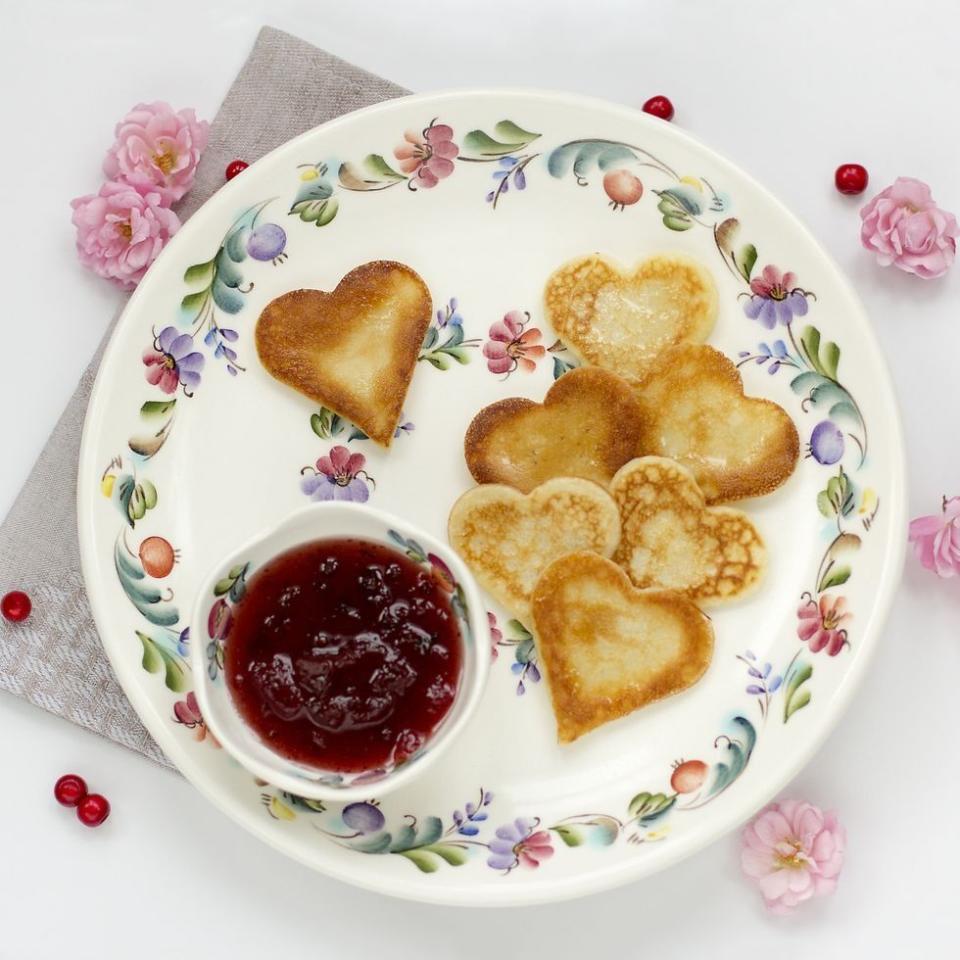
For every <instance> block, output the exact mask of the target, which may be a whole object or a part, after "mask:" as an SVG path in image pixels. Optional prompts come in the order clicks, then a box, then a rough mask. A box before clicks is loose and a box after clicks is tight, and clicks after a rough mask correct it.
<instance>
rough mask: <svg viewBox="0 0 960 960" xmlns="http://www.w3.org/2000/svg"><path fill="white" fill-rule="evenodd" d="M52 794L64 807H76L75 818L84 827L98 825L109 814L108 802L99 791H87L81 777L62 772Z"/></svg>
mask: <svg viewBox="0 0 960 960" xmlns="http://www.w3.org/2000/svg"><path fill="white" fill-rule="evenodd" d="M53 795H54V796H55V797H56V798H57V802H58V803H62V804H63V805H64V806H65V807H76V808H77V819H78V820H79V821H80V822H81V823H82V824H83V825H84V826H86V827H99V826H100V824H101V823H103V821H104V820H106V819H107V817H109V816H110V802H109V801H108V800H107V798H106V797H105V796H103V795H102V794H100V793H87V784H86V781H85V780H84V779H83V777H78V776H77V774H75V773H67V774H64V775H63V776H62V777H61V778H60V779H59V780H58V781H57V782H56V784H54V787H53Z"/></svg>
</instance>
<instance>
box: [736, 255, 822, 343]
mask: <svg viewBox="0 0 960 960" xmlns="http://www.w3.org/2000/svg"><path fill="white" fill-rule="evenodd" d="M750 291H751V294H750V296H748V297H747V299H746V301H745V302H744V304H743V311H744V313H746V315H747V316H748V317H750V319H751V320H759V321H760V322H761V323H762V324H763V325H764V326H765V327H766V328H767V329H768V330H772V329H773V328H774V327H775V326H776V325H777V324H778V323H780V324H783V325H784V326H789V325H790V324H791V323H793V320H794V318H795V317H803V316H806V313H807V297H808V296H810V294H809V293H807V291H806V290H801V289H800V287H798V286H797V277H796V274H794V273H791V272H790V271H789V270H788V271H787V272H786V273H781V271H780V270H779V269H778V268H777V267H775V266H774V265H773V264H772V263H768V264H767V265H766V266H765V267H764V268H763V271H762V272H761V274H760V275H759V276H757V277H754V278H753V279H752V280H751V281H750Z"/></svg>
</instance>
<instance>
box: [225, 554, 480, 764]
mask: <svg viewBox="0 0 960 960" xmlns="http://www.w3.org/2000/svg"><path fill="white" fill-rule="evenodd" d="M448 589H449V582H448V581H447V580H446V579H445V578H444V577H443V576H441V575H438V574H434V572H433V571H432V570H431V569H428V568H427V567H425V566H421V565H420V564H417V563H414V562H413V561H412V560H410V559H409V558H408V557H407V556H406V554H403V553H400V552H399V551H398V550H394V549H392V548H391V547H387V546H383V545H382V544H379V543H373V542H371V541H367V540H359V539H330V540H317V541H315V542H313V543H308V544H304V545H303V546H299V547H296V548H294V549H293V550H289V551H287V552H286V553H283V554H280V556H278V557H275V558H274V559H273V560H271V561H270V562H269V563H267V564H265V565H264V566H263V568H262V569H261V570H259V571H258V572H257V573H256V574H255V575H254V576H253V577H252V578H251V579H250V582H249V583H248V585H247V592H246V594H245V596H244V598H243V600H242V601H241V602H240V603H239V604H238V606H237V609H236V618H235V620H234V623H233V625H232V627H231V628H230V634H229V637H228V640H227V644H226V663H225V673H226V678H227V685H228V687H229V689H230V692H231V694H232V695H233V700H234V703H235V704H236V706H237V709H238V710H239V712H240V715H241V716H242V717H243V718H244V719H245V720H246V722H247V723H248V724H249V725H250V726H251V727H252V728H253V729H254V730H255V731H256V733H257V734H259V736H260V737H261V739H262V740H263V741H264V742H265V743H267V744H268V745H269V746H270V747H272V748H273V749H274V750H276V751H277V753H280V754H282V755H283V756H285V757H288V758H289V759H291V760H295V761H297V762H300V763H305V764H309V765H311V766H315V767H320V768H322V769H325V770H333V771H338V772H342V773H356V772H361V771H365V770H375V769H379V768H381V767H385V766H389V765H390V764H391V763H396V762H400V761H402V760H404V759H406V758H407V757H409V756H410V755H411V754H412V753H414V752H416V751H417V750H418V749H419V748H420V747H421V746H422V745H423V744H424V743H425V742H426V741H427V740H428V739H429V738H430V736H431V735H432V734H433V732H434V731H435V730H436V729H437V727H438V726H439V725H440V723H441V721H442V720H443V718H444V717H445V716H446V715H447V713H448V711H449V710H450V707H451V705H452V704H453V701H454V698H455V696H456V693H457V688H458V685H459V682H460V673H461V663H462V651H461V639H460V629H459V627H458V625H457V618H456V615H455V614H454V612H453V609H452V607H451V605H450V600H449V593H448Z"/></svg>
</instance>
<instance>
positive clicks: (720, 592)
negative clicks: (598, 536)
mask: <svg viewBox="0 0 960 960" xmlns="http://www.w3.org/2000/svg"><path fill="white" fill-rule="evenodd" d="M610 494H611V496H612V497H613V499H614V500H615V501H616V503H617V506H618V507H619V508H620V522H621V539H620V545H619V546H618V547H617V550H616V553H614V555H613V560H614V562H616V563H618V564H619V565H620V566H621V567H622V568H623V569H624V570H625V571H626V572H627V575H628V576H629V577H630V580H631V581H632V582H633V585H634V586H635V587H640V588H641V589H649V588H660V589H665V590H677V591H679V592H681V593H684V594H686V595H687V596H688V597H689V598H690V599H691V600H693V601H695V602H696V603H701V604H717V603H725V602H727V601H731V600H738V599H741V598H743V597H745V596H746V595H747V594H749V593H752V592H753V591H754V590H755V589H756V588H757V586H758V585H759V583H760V581H761V579H762V578H763V574H764V571H765V569H766V548H765V547H764V543H763V539H762V537H761V536H760V534H759V533H758V532H757V529H756V527H754V525H753V524H752V523H751V522H750V518H749V517H747V515H746V514H745V513H741V511H739V510H734V509H732V508H731V507H707V506H706V503H705V501H704V499H703V493H701V491H700V488H699V487H698V486H697V482H696V480H694V478H693V474H692V473H690V471H689V470H687V469H686V467H683V466H681V465H680V464H679V463H677V462H676V461H674V460H667V459H665V458H663V457H638V458H637V459H636V460H631V461H630V462H629V463H626V464H624V465H623V466H622V467H621V468H620V469H619V470H618V471H617V473H616V476H615V477H614V478H613V480H612V481H611V482H610Z"/></svg>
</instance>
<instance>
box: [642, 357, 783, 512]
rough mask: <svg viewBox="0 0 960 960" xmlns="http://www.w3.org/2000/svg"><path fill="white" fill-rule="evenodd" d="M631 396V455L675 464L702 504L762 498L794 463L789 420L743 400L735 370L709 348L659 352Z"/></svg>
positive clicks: (770, 407)
mask: <svg viewBox="0 0 960 960" xmlns="http://www.w3.org/2000/svg"><path fill="white" fill-rule="evenodd" d="M637 397H638V398H639V400H640V406H641V409H642V412H643V422H642V424H641V428H640V431H639V432H638V434H637V455H638V456H647V455H651V456H657V457H668V458H670V459H671V460H676V461H677V462H679V463H681V464H683V466H685V467H687V468H688V469H689V470H690V472H691V473H692V474H693V476H694V478H695V479H696V481H697V485H698V486H699V487H700V489H701V490H702V491H703V495H704V497H705V498H706V500H707V503H718V502H722V501H725V500H740V499H742V498H743V497H758V496H760V495H761V494H765V493H770V492H771V491H772V490H775V489H776V488H777V487H779V486H780V484H782V483H783V482H784V481H785V480H786V479H787V478H788V477H789V476H790V474H792V473H793V470H794V467H796V465H797V459H798V458H799V456H800V438H799V436H798V435H797V428H796V426H795V425H794V422H793V420H792V419H791V418H790V415H789V414H788V413H787V412H786V410H784V409H783V407H781V406H779V405H778V404H776V403H774V402H773V401H772V400H761V399H759V398H757V397H747V396H744V393H743V381H742V380H741V379H740V373H739V371H738V370H737V368H736V367H735V366H734V364H733V363H731V361H730V360H728V359H727V358H726V357H725V356H724V355H723V354H722V353H720V352H719V351H718V350H714V349H713V347H708V346H705V345H703V344H683V345H681V346H677V347H671V348H670V349H669V350H666V351H664V353H662V354H661V355H660V357H659V359H658V360H657V362H656V364H655V365H654V367H653V369H652V370H651V371H650V373H649V374H648V375H647V377H646V378H645V379H644V380H643V382H642V383H641V384H640V386H639V387H638V388H637Z"/></svg>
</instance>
